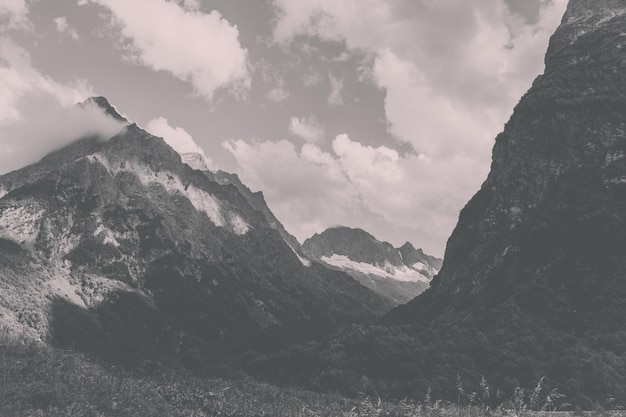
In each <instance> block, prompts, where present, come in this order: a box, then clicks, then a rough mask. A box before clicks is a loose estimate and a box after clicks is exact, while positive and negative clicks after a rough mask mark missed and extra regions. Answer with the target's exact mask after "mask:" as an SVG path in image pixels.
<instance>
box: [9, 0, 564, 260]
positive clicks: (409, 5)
mask: <svg viewBox="0 0 626 417" xmlns="http://www.w3.org/2000/svg"><path fill="white" fill-rule="evenodd" d="M566 4H567V0H474V1H465V0H341V1H338V0H133V1H127V0H55V1H46V0H0V91H2V93H1V94H0V174H3V173H6V172H9V171H12V170H14V169H18V168H21V167H23V166H26V165H28V164H30V163H33V162H35V161H37V160H38V159H40V158H41V157H42V156H44V155H45V154H46V153H48V152H50V151H52V150H54V149H57V148H59V147H62V146H63V145H65V144H67V143H69V142H71V141H73V140H75V139H77V138H79V137H81V136H83V135H85V134H90V133H96V132H97V133H101V134H103V135H105V136H106V135H109V136H110V135H112V134H113V133H114V132H115V131H116V129H118V128H119V126H118V125H116V124H115V123H114V122H113V121H111V120H110V119H108V118H106V117H103V116H102V115H101V114H100V113H99V112H97V111H95V110H94V109H92V108H89V107H87V108H84V109H77V108H76V107H75V106H74V104H75V103H77V102H81V101H83V100H85V99H86V98H87V97H89V96H93V95H102V96H105V97H107V98H108V99H109V101H110V102H111V103H112V104H113V105H114V106H115V107H116V108H117V109H118V110H119V111H120V113H122V114H124V115H125V116H126V117H127V118H128V119H129V120H132V121H134V122H136V123H137V124H138V125H139V126H141V127H143V128H145V129H146V130H148V131H149V132H151V133H153V134H155V135H156V136H160V137H164V138H165V139H166V140H167V141H168V143H171V144H172V145H173V146H174V147H175V148H176V149H177V150H178V151H179V152H199V153H202V154H203V155H204V156H205V157H206V159H207V162H208V163H209V166H210V167H211V169H213V170H218V169H219V170H224V171H228V172H234V173H237V174H238V175H239V176H240V178H241V180H242V181H243V182H244V183H245V184H246V185H247V186H248V187H249V188H251V189H252V190H253V191H262V192H263V194H264V196H265V199H266V201H267V203H268V205H269V207H270V208H271V209H272V211H273V212H274V214H275V215H276V216H277V217H278V219H279V220H281V222H282V223H283V224H284V225H285V227H286V229H287V230H288V231H289V232H291V233H292V234H293V235H295V236H296V237H297V238H298V239H299V240H300V241H301V242H302V241H303V240H304V239H306V238H307V237H310V236H311V235H313V234H314V233H319V232H321V231H323V230H324V229H326V228H328V227H332V226H338V225H344V226H349V227H359V228H362V229H364V230H367V231H368V232H370V233H372V234H373V235H374V236H376V237H377V238H378V239H379V240H386V241H389V242H391V243H392V244H394V245H396V246H399V245H402V244H403V243H404V242H406V241H410V242H412V243H413V244H414V245H415V246H416V247H421V248H424V250H425V251H426V252H428V253H431V254H434V255H437V256H442V255H443V253H444V249H445V244H446V241H447V239H448V237H449V235H450V233H451V232H452V230H453V228H454V227H455V225H456V222H457V220H458V215H459V211H460V210H461V209H462V208H463V206H464V205H465V204H466V203H467V201H468V200H469V199H470V198H471V196H472V195H473V194H474V193H475V192H476V191H477V190H478V189H479V188H480V185H481V183H482V182H483V181H484V180H485V179H486V176H487V173H488V171H489V166H490V158H491V148H492V147H493V143H494V139H495V137H496V135H497V134H498V133H499V132H500V131H501V130H502V129H503V126H504V124H505V122H506V121H507V120H508V118H509V117H510V115H511V112H512V110H513V108H514V106H515V104H516V103H517V102H518V101H519V99H520V97H521V96H522V95H523V94H524V93H525V92H526V91H527V90H528V88H529V87H530V86H531V84H532V81H533V79H534V78H535V77H536V76H538V75H539V74H541V73H542V72H543V69H544V64H543V57H544V54H545V51H546V49H547V45H548V41H549V37H550V36H551V34H552V33H553V32H554V30H555V29H556V27H557V26H558V24H559V22H560V20H561V17H562V15H563V13H564V11H565V7H566Z"/></svg>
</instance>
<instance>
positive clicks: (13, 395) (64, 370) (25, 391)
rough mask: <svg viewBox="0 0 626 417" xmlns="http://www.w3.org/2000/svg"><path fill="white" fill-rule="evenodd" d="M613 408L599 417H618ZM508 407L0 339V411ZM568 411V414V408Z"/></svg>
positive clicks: (399, 411)
mask: <svg viewBox="0 0 626 417" xmlns="http://www.w3.org/2000/svg"><path fill="white" fill-rule="evenodd" d="M619 413H620V412H612V413H607V414H606V415H613V416H618V415H621V414H619ZM548 414H550V413H536V412H533V411H532V410H529V407H528V406H526V405H524V404H522V403H520V402H518V403H517V405H515V404H513V406H511V407H510V408H509V409H503V408H500V409H497V410H489V409H488V408H487V407H485V406H481V405H480V404H474V405H467V406H464V407H458V406H454V405H451V404H442V403H441V402H439V401H434V402H433V401H432V400H431V399H430V398H429V397H428V396H427V397H426V400H425V402H424V403H416V402H413V401H409V400H403V401H398V402H383V401H380V400H379V399H371V398H362V399H348V398H343V397H340V396H337V395H329V394H317V393H312V392H307V391H300V390H296V389H282V388H277V387H274V386H271V385H269V384H264V383H260V382H256V381H253V380H239V381H224V380H219V379H205V378H197V377H193V376H190V375H184V374H181V373H174V372H167V373H161V374H158V375H151V376H140V375H135V374H130V373H128V372H125V371H123V370H119V369H111V368H108V367H104V366H100V365H98V364H94V363H92V362H90V361H88V360H87V359H85V358H84V357H83V356H82V355H80V354H77V353H73V352H67V351H59V350H55V349H51V348H48V347H45V346H40V345H37V344H33V343H25V342H21V341H15V340H13V341H7V340H2V341H0V416H3V417H22V416H23V417H26V416H29V417H31V416H33V417H35V416H46V417H61V416H63V417H74V416H76V417H78V416H80V417H104V416H107V417H108V416H119V417H122V416H132V417H144V416H145V417H158V416H163V417H179V416H180V417H207V416H211V417H217V416H224V417H235V416H237V417H270V416H271V417H283V416H284V417H299V416H303V417H304V416H319V417H322V416H345V417H357V416H376V417H378V416H380V417H383V416H388V417H392V416H420V417H421V416H442V417H444V416H450V417H452V416H476V417H479V416H505V415H506V416H521V415H526V416H530V415H548ZM568 414H569V413H568Z"/></svg>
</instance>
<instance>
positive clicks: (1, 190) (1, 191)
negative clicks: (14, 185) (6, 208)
mask: <svg viewBox="0 0 626 417" xmlns="http://www.w3.org/2000/svg"><path fill="white" fill-rule="evenodd" d="M7 193H8V191H7V190H5V189H4V187H0V198H2V197H4V196H5V195H7Z"/></svg>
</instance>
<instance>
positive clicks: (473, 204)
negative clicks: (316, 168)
mask: <svg viewBox="0 0 626 417" xmlns="http://www.w3.org/2000/svg"><path fill="white" fill-rule="evenodd" d="M624 28H626V2H624V1H623V0H620V1H617V0H614V1H611V0H571V1H570V2H569V5H568V8H567V12H566V13H565V16H564V17H563V21H562V24H561V25H560V27H559V28H558V29H557V31H556V32H555V34H554V35H553V37H552V38H551V41H550V46H549V49H548V52H547V54H546V59H545V63H546V67H545V72H544V74H543V75H541V76H539V77H538V78H537V79H536V80H535V81H534V83H533V85H532V88H531V89H530V90H529V91H528V92H527V93H526V94H525V95H524V96H523V97H522V99H521V100H520V102H519V104H518V105H517V106H516V107H515V109H514V112H513V115H512V116H511V118H510V120H509V121H508V123H507V124H506V126H505V128H504V131H503V132H502V133H501V134H499V135H498V137H497V138H496V143H495V146H494V148H493V157H492V164H491V170H490V173H489V175H488V177H487V179H486V181H485V182H484V183H483V185H482V187H481V188H480V190H479V191H478V192H477V193H476V195H474V197H473V198H472V199H471V200H470V201H469V202H468V204H467V205H466V206H465V208H464V209H463V210H462V211H461V213H460V217H459V221H458V224H457V226H456V228H455V229H454V231H453V233H452V235H451V236H450V238H449V240H448V244H447V248H446V253H445V257H444V262H443V266H442V268H441V271H440V272H439V274H438V275H437V277H435V278H434V279H433V280H432V282H431V286H430V288H429V289H428V290H427V291H425V292H424V293H423V294H421V295H420V296H418V297H417V298H416V299H415V300H413V301H411V302H409V303H408V304H406V305H403V306H400V307H397V308H396V309H394V310H392V311H391V312H390V313H389V314H388V315H386V316H385V317H384V318H383V320H382V321H381V323H380V324H381V325H378V326H366V327H356V328H355V329H354V330H351V331H348V332H343V333H342V334H337V335H335V337H333V338H330V340H329V341H328V342H327V343H322V344H320V345H318V346H315V347H313V346H306V347H303V348H302V349H300V350H297V349H294V351H293V352H297V353H290V354H289V355H286V358H287V360H289V358H292V357H293V356H295V355H305V354H306V355H309V358H308V359H306V360H308V361H311V360H315V361H316V363H317V364H318V365H317V368H316V369H313V368H307V367H306V366H303V367H302V368H301V369H299V370H294V371H292V375H293V374H298V375H302V374H305V375H307V378H308V379H309V380H311V381H312V384H313V385H315V384H325V383H327V381H329V380H330V379H329V375H333V376H334V378H335V379H334V380H333V381H334V382H333V384H334V385H333V387H336V389H341V388H339V387H348V388H344V389H348V390H352V391H353V392H359V391H361V392H369V393H371V394H374V393H376V394H379V395H392V396H398V397H402V396H404V395H411V393H412V392H416V391H421V392H425V391H426V389H427V388H428V387H431V388H432V395H433V398H442V397H443V398H448V399H450V400H453V401H459V400H460V401H461V402H464V403H465V402H466V401H469V399H468V398H467V397H466V394H469V393H471V392H477V393H481V392H485V391H484V386H488V385H486V384H490V387H491V393H492V394H494V396H495V393H496V392H498V391H499V392H502V393H504V394H505V395H506V396H511V395H514V393H515V392H516V387H522V388H526V389H527V391H525V392H524V391H517V392H519V393H523V394H524V396H525V397H526V398H530V397H531V396H532V395H533V388H535V387H536V390H537V391H538V392H539V394H537V395H539V396H540V398H541V400H540V401H541V402H536V404H535V405H536V406H537V407H542V406H544V405H546V404H548V396H549V395H552V394H551V393H554V392H556V391H554V390H557V389H558V392H560V393H562V394H564V395H565V396H566V398H567V400H566V401H567V402H569V403H570V404H574V405H575V406H577V407H582V408H585V409H591V408H595V407H598V408H599V407H604V408H613V407H615V406H616V405H619V404H621V405H624V404H626V362H624V360H623V358H624V354H625V353H626V320H624V317H626V302H625V300H626V71H625V70H624V63H625V62H626V38H625V37H624ZM345 352H349V354H346V353H345ZM286 358H285V357H275V358H274V359H272V360H268V364H267V365H268V366H273V367H274V368H278V369H283V368H281V366H282V365H281V363H283V362H282V361H283V360H285V359H286ZM313 358H314V359H313ZM301 360H302V362H303V363H304V362H305V360H304V359H301ZM343 361H347V362H349V363H350V364H351V365H349V366H346V365H343ZM357 375H362V377H361V379H359V377H358V376H357ZM483 377H484V378H485V379H484V380H485V381H486V384H482V385H481V384H480V382H481V380H482V378H483ZM542 377H545V378H544V379H541V378H542ZM301 378H302V379H303V377H301ZM540 380H541V382H540V383H539V384H538V381H540ZM494 396H492V397H491V401H493V402H494V404H498V401H500V400H498V401H496V398H494ZM498 396H499V395H498ZM509 398H510V397H509ZM537 398H539V397H537V396H535V399H537ZM551 398H554V396H552V397H551ZM550 401H552V400H550ZM553 405H554V404H553Z"/></svg>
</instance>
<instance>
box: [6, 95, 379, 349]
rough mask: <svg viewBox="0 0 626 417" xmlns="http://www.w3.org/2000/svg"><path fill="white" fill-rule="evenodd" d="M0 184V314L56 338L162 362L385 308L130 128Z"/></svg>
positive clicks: (225, 184) (222, 184)
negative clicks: (280, 330)
mask: <svg viewBox="0 0 626 417" xmlns="http://www.w3.org/2000/svg"><path fill="white" fill-rule="evenodd" d="M101 101H102V100H101ZM104 109H105V110H110V111H114V110H112V109H113V108H112V107H110V106H108V107H106V108H104ZM115 114H117V112H116V113H115ZM112 117H114V116H112ZM0 187H2V189H3V190H4V191H3V194H2V195H1V196H0V261H1V262H0V324H3V325H5V326H8V327H10V328H12V329H14V330H16V331H24V332H26V333H27V334H30V335H31V336H33V337H40V338H48V339H49V340H51V341H52V342H53V343H55V344H59V345H62V346H74V347H77V348H79V349H83V350H85V351H89V352H92V353H98V354H102V355H105V356H106V357H107V358H109V359H113V360H119V361H125V360H126V361H131V359H137V358H147V359H150V358H159V359H162V358H165V360H175V359H176V358H177V357H179V356H180V355H181V354H183V353H184V352H185V351H186V350H187V349H190V348H194V347H201V346H204V347H206V346H209V345H212V344H213V345H215V344H219V343H221V342H222V341H223V340H225V339H229V338H230V339H233V338H240V337H244V336H248V335H250V334H251V333H254V332H259V331H261V330H262V329H267V328H273V327H280V326H284V325H295V324H296V323H301V324H302V325H303V326H304V327H305V328H309V329H311V328H315V327H316V326H321V327H323V326H330V327H332V326H335V325H336V324H338V323H348V322H354V321H362V320H368V319H373V318H374V317H376V316H377V315H379V314H381V313H382V312H384V311H387V310H388V309H389V307H390V304H389V303H388V302H387V301H386V300H384V299H383V298H382V297H380V296H378V295H376V294H375V293H373V292H371V291H370V290H368V289H367V288H365V287H363V286H361V285H360V284H359V283H358V282H356V281H355V280H354V279H352V278H350V277H349V276H348V275H346V274H344V273H341V272H338V271H333V270H330V269H327V268H325V267H323V266H322V265H320V264H313V265H311V264H307V262H306V259H304V258H301V257H299V255H298V254H297V253H294V250H293V249H292V248H291V247H290V244H288V243H287V242H286V241H285V238H284V237H283V236H282V235H281V232H284V229H281V228H282V226H279V223H278V222H277V221H276V222H277V224H273V223H272V220H275V218H274V217H273V215H272V216H271V217H270V218H268V216H269V215H270V214H271V212H269V209H267V206H265V205H264V202H262V201H261V202H258V201H257V202H256V203H258V204H255V203H254V202H251V200H250V196H249V195H244V194H242V191H241V190H243V188H242V187H244V186H243V184H235V185H234V184H233V182H232V181H230V182H229V181H218V180H217V179H216V177H215V176H214V175H213V173H211V172H208V171H206V172H203V171H199V170H194V169H192V168H191V167H190V166H189V165H187V164H185V163H183V161H182V160H181V157H180V155H178V154H177V153H176V152H175V151H174V150H173V149H172V148H170V147H169V146H167V144H166V143H165V142H164V141H163V140H162V139H160V138H157V137H154V136H152V135H150V134H149V133H147V132H145V131H144V130H142V129H140V128H139V127H137V126H136V125H134V124H130V125H127V126H125V127H124V128H122V130H121V131H120V133H119V134H117V135H116V136H114V137H112V138H110V139H107V138H98V137H92V138H84V139H81V140H79V141H77V142H75V143H73V144H71V145H69V146H68V147H66V148H64V149H62V150H59V151H57V152H55V153H53V154H50V155H48V156H47V157H45V158H44V159H42V160H41V161H40V162H39V163H37V164H34V165H32V166H29V167H25V168H23V169H21V170H19V171H16V172H13V173H9V174H7V175H4V176H2V177H0ZM248 191H249V190H248ZM261 203H262V204H261ZM264 209H266V210H267V212H269V214H268V213H266V212H264V211H263V210H264ZM284 233H286V232H284ZM305 324H306V325H305ZM307 326H308V327H307Z"/></svg>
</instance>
